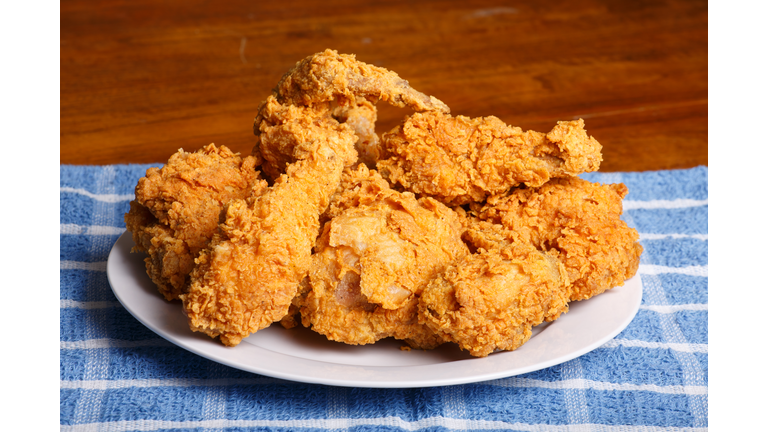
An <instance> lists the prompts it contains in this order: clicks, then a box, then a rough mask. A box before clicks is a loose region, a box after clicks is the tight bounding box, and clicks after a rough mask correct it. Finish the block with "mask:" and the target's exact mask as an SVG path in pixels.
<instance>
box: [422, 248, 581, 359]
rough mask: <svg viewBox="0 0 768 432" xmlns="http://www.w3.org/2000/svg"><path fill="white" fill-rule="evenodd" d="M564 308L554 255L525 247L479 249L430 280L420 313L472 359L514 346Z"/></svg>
mask: <svg viewBox="0 0 768 432" xmlns="http://www.w3.org/2000/svg"><path fill="white" fill-rule="evenodd" d="M567 310H568V288H567V276H566V273H565V269H564V268H563V265H562V264H560V263H559V262H558V261H557V260H556V259H555V258H553V257H551V256H550V255H547V254H545V253H543V252H540V251H538V250H536V249H535V248H534V247H532V246H530V245H510V246H506V247H504V248H503V249H494V250H491V251H488V250H484V249H483V250H481V251H480V252H478V253H475V254H472V255H468V256H465V257H464V258H463V259H461V260H458V261H457V262H456V263H455V264H453V265H451V266H449V267H448V268H447V269H446V271H445V272H443V273H442V274H440V275H439V276H438V277H436V278H435V279H433V280H432V281H431V282H430V283H429V285H428V286H427V287H426V288H425V289H424V292H423V293H422V295H421V298H420V304H419V317H420V319H421V321H423V322H424V323H426V325H427V326H429V327H430V328H431V329H432V330H434V331H435V332H437V333H438V334H440V335H442V336H443V337H444V338H445V339H446V340H448V341H452V342H456V343H457V344H458V345H459V347H460V348H461V349H464V350H467V351H469V352H470V354H472V355H473V356H476V357H485V356H487V355H488V354H490V353H492V352H493V351H494V350H497V349H498V350H514V349H517V348H518V347H520V346H521V345H522V344H523V343H525V342H526V341H527V340H528V339H529V338H530V337H531V328H532V327H533V326H536V325H539V324H541V323H542V322H544V321H552V320H555V319H557V318H558V317H559V316H560V314H561V313H564V312H566V311H567Z"/></svg>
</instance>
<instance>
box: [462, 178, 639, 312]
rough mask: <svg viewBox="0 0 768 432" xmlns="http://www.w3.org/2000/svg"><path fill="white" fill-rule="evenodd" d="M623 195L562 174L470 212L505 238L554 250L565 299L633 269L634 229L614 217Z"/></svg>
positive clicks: (619, 188) (596, 290)
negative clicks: (566, 288)
mask: <svg viewBox="0 0 768 432" xmlns="http://www.w3.org/2000/svg"><path fill="white" fill-rule="evenodd" d="M626 194H627V187H626V186H625V185H623V184H621V183H619V184H610V185H600V184H597V183H591V182H589V181H586V180H583V179H580V178H578V177H568V178H562V179H552V180H550V181H549V182H547V183H546V184H544V185H543V186H541V187H539V188H521V189H516V190H514V191H512V192H511V193H510V194H509V195H507V196H494V197H491V198H489V199H488V202H487V203H486V204H485V205H480V204H475V205H474V206H473V210H474V212H473V213H475V214H476V215H477V217H478V218H479V219H480V220H484V221H488V222H491V223H496V224H501V225H503V226H504V227H505V228H506V229H507V230H506V231H505V233H506V234H505V235H506V236H507V238H508V239H509V240H510V241H513V242H516V243H527V244H530V245H533V246H534V247H536V248H537V249H538V250H541V251H550V252H556V255H557V258H558V259H559V260H560V261H561V262H562V263H563V264H564V265H565V268H566V270H567V272H568V279H569V280H570V281H571V286H570V290H571V293H570V296H569V297H570V299H571V300H572V301H574V300H585V299H588V298H590V297H592V296H595V295H597V294H600V293H602V292H604V291H605V290H607V289H610V288H613V287H615V286H621V285H623V284H624V281H625V280H627V279H629V278H630V277H632V276H633V275H634V274H635V273H636V272H637V268H638V266H639V263H640V254H641V252H642V250H643V248H642V246H640V244H639V243H638V238H639V236H638V234H637V231H636V230H635V229H633V228H630V227H629V226H627V224H626V223H625V222H624V221H622V220H621V219H620V216H621V213H622V199H623V198H624V196H626Z"/></svg>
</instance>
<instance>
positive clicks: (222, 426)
mask: <svg viewBox="0 0 768 432" xmlns="http://www.w3.org/2000/svg"><path fill="white" fill-rule="evenodd" d="M149 166H150V165H110V166H61V192H60V196H61V215H60V217H61V220H60V223H61V234H60V255H61V288H60V290H61V292H60V294H61V309H60V311H61V313H60V326H61V327H60V335H61V347H60V367H61V369H60V380H61V381H60V423H61V430H62V431H91V430H116V431H166V430H173V431H193V430H194V431H246V430H248V431H250V430H270V431H289V430H301V431H328V430H355V431H383V430H397V431H415V430H418V431H422V430H423V431H458V430H486V431H496V430H499V431H556V432H560V431H563V432H565V431H587V430H590V431H605V432H615V431H637V432H641V431H642V432H651V431H703V430H707V427H708V417H707V411H708V370H707V362H708V327H707V322H708V305H707V287H708V249H707V243H708V179H707V176H708V169H707V168H706V167H698V168H693V169H687V170H673V171H657V172H642V173H594V174H588V175H584V176H583V177H584V178H586V179H588V180H591V181H597V182H600V183H616V182H623V183H625V184H626V185H627V186H628V187H629V195H628V196H627V198H626V200H625V203H624V208H625V212H624V216H623V218H624V220H625V221H627V223H628V224H629V225H630V226H633V227H635V228H637V230H638V231H639V232H640V239H641V243H642V245H643V247H644V248H645V251H644V253H643V255H642V261H641V265H640V270H639V273H640V274H641V278H642V283H643V300H642V305H641V307H640V311H639V312H638V314H637V316H636V318H635V319H634V320H633V321H632V323H630V325H629V326H628V327H627V328H626V329H625V330H624V331H623V332H622V333H620V334H619V335H618V336H617V337H616V338H615V339H614V340H612V341H610V342H608V343H606V344H605V345H603V346H602V347H600V348H598V349H596V350H594V351H592V352H590V353H588V354H586V355H584V356H582V357H579V358H576V359H574V360H571V361H569V362H566V363H564V364H561V365H558V366H554V367H550V368H548V369H544V370H541V371H538V372H532V373H528V374H525V375H520V376H516V377H510V378H504V379H498V380H494V381H487V382H480V383H475V384H464V385H456V386H447V387H433V388H415V389H367V388H346V387H332V386H324V385H315V384H303V383H297V382H290V381H283V380H279V379H273V378H269V377H264V376H259V375H255V374H251V373H248V372H243V371H240V370H237V369H233V368H230V367H227V366H224V365H221V364H218V363H215V362H213V361H209V360H207V359H205V358H202V357H200V356H198V355H195V354H192V353H190V352H188V351H186V350H184V349H182V348H179V347H177V346H175V345H172V344H171V343H169V342H166V341H165V340H164V339H161V338H160V337H159V336H157V335H156V334H155V333H153V332H152V331H150V330H149V329H147V328H146V327H144V326H143V325H142V324H140V323H139V322H138V321H137V320H136V319H134V318H133V317H132V316H131V315H130V314H129V313H128V312H127V311H126V310H125V309H124V308H123V307H122V306H121V305H120V303H119V302H118V301H117V299H116V298H115V297H114V295H113V294H112V290H111V289H110V287H109V283H108V282H107V275H106V261H107V256H108V254H109V251H110V249H111V247H112V245H113V244H114V243H115V241H116V240H117V238H118V237H119V236H120V235H121V234H122V233H123V232H124V231H125V223H124V222H123V214H124V213H125V212H126V211H127V210H128V203H129V201H130V200H131V199H133V189H134V187H135V185H136V182H137V181H138V179H139V178H140V177H142V176H143V175H144V173H145V170H146V169H147V168H148V167H149Z"/></svg>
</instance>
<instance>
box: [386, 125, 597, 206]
mask: <svg viewBox="0 0 768 432" xmlns="http://www.w3.org/2000/svg"><path fill="white" fill-rule="evenodd" d="M382 148H383V152H384V159H382V160H380V161H379V162H378V163H377V168H378V169H379V171H380V172H381V174H382V176H384V178H386V179H387V180H389V181H390V182H391V183H393V184H397V185H399V186H401V187H403V188H405V189H406V190H410V191H412V192H414V193H418V194H425V195H428V196H432V197H434V198H436V199H438V200H440V201H442V202H444V203H446V204H448V205H463V204H468V203H471V202H482V201H484V200H485V199H486V198H487V197H488V196H490V195H498V194H504V193H507V192H508V191H509V190H510V189H511V188H513V187H515V186H518V185H521V184H525V185H528V186H541V185H542V184H544V183H545V182H547V181H548V180H549V179H550V178H554V177H565V176H574V175H577V174H581V173H583V172H589V171H596V170H597V169H598V167H599V165H600V161H601V160H602V157H601V155H600V150H601V146H600V144H599V143H598V142H597V141H596V140H595V139H594V138H592V137H590V136H588V135H587V133H586V131H585V130H584V121H583V120H578V121H571V122H558V124H557V126H555V127H554V128H553V129H552V131H550V132H549V133H548V134H543V133H539V132H533V131H528V132H523V130H522V129H520V128H519V127H512V126H508V125H506V124H504V122H502V121H501V120H499V119H498V118H496V117H493V116H491V117H479V118H474V119H472V118H469V117H464V116H456V117H452V116H451V115H449V114H444V113H440V112H428V113H416V114H414V115H412V116H410V117H409V118H407V119H406V120H405V122H404V123H403V124H402V125H400V126H397V127H396V128H395V129H393V130H392V131H390V132H388V133H385V134H384V135H383V136H382Z"/></svg>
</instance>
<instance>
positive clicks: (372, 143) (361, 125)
mask: <svg viewBox="0 0 768 432" xmlns="http://www.w3.org/2000/svg"><path fill="white" fill-rule="evenodd" d="M331 115H332V116H333V118H335V119H336V120H338V121H339V123H346V124H348V125H349V126H350V127H352V129H353V130H354V131H355V135H357V142H356V143H355V149H356V150H357V155H358V161H359V162H362V163H364V164H365V165H366V166H367V167H368V168H372V169H373V168H376V161H378V160H379V158H380V157H381V140H380V139H379V136H378V135H377V134H376V118H377V110H376V105H374V104H372V103H371V102H370V101H368V100H367V99H365V98H362V97H358V98H357V101H356V103H355V105H345V106H337V107H335V108H334V109H333V111H332V112H331Z"/></svg>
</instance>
